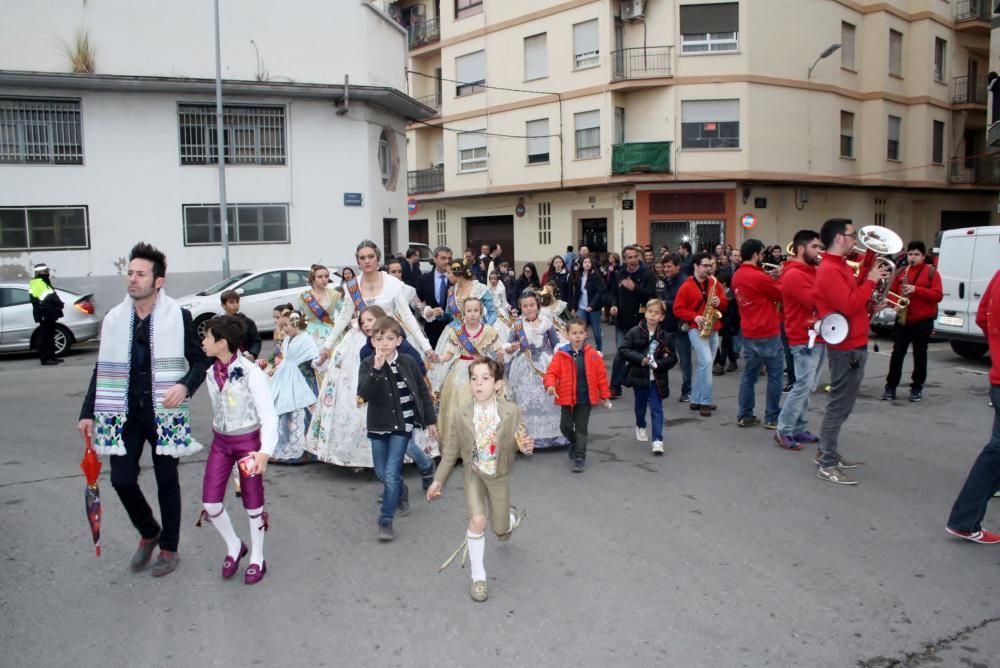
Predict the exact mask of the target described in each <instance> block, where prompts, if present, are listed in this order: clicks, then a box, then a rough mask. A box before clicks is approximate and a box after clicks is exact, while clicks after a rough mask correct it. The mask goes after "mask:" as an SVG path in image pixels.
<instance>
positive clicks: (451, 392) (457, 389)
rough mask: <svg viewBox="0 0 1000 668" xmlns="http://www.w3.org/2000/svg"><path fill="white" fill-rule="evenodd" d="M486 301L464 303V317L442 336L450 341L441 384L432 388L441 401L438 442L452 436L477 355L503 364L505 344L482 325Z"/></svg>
mask: <svg viewBox="0 0 1000 668" xmlns="http://www.w3.org/2000/svg"><path fill="white" fill-rule="evenodd" d="M482 317H483V303H482V302H481V301H479V300H478V299H476V298H475V297H468V298H467V299H466V300H465V301H464V302H462V320H461V321H459V320H453V321H452V323H451V325H450V326H448V327H447V328H446V329H445V330H444V334H442V336H441V338H442V339H446V340H447V344H446V345H445V348H444V353H443V354H442V355H441V364H440V366H441V367H443V368H444V369H445V374H444V377H443V379H442V381H441V383H440V384H439V385H432V389H433V390H434V392H435V393H436V394H437V395H438V396H439V401H438V445H439V448H441V449H444V445H443V444H444V443H445V442H446V441H447V439H448V438H449V437H450V436H451V429H450V425H449V422H450V421H451V417H452V415H453V414H454V411H455V409H456V407H457V406H458V404H459V403H460V402H461V401H462V398H463V397H467V396H468V394H469V365H470V364H472V361H473V360H475V359H476V358H477V357H489V358H492V359H495V360H497V361H498V362H500V363H501V364H502V363H503V343H502V342H501V341H500V338H499V336H497V332H496V330H495V329H493V328H492V327H490V326H489V325H484V324H482Z"/></svg>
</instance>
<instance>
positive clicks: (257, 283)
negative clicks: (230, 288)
mask: <svg viewBox="0 0 1000 668" xmlns="http://www.w3.org/2000/svg"><path fill="white" fill-rule="evenodd" d="M239 287H240V289H241V290H243V296H244V297H251V296H253V295H262V294H265V293H268V292H277V291H278V290H281V289H282V288H281V272H280V271H269V272H267V273H266V274H261V275H260V276H254V277H253V278H251V279H250V280H248V281H246V282H245V283H242V284H241V285H240V286H239Z"/></svg>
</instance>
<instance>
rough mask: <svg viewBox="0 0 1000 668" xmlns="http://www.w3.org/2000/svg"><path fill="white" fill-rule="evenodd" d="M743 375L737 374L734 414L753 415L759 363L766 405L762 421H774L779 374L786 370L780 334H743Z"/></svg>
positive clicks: (740, 415)
mask: <svg viewBox="0 0 1000 668" xmlns="http://www.w3.org/2000/svg"><path fill="white" fill-rule="evenodd" d="M743 359H744V363H743V375H741V376H740V398H739V411H738V412H737V417H752V416H753V409H754V405H755V403H756V399H755V397H754V388H755V387H756V386H757V379H758V378H759V377H760V366H761V364H763V365H764V368H765V369H767V407H766V408H765V409H764V422H766V423H769V424H770V423H772V422H777V420H778V412H779V411H780V407H779V403H780V402H781V388H782V385H781V374H782V372H783V371H784V370H785V350H784V348H782V347H781V337H780V336H769V337H766V338H763V339H751V338H748V337H743Z"/></svg>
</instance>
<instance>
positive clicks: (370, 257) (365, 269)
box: [306, 239, 437, 468]
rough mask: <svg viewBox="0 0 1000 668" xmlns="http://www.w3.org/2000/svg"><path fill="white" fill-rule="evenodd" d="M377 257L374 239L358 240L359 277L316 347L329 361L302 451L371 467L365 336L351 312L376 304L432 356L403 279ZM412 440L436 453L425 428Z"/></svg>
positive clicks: (346, 288) (326, 459)
mask: <svg viewBox="0 0 1000 668" xmlns="http://www.w3.org/2000/svg"><path fill="white" fill-rule="evenodd" d="M381 257H382V255H381V251H379V248H378V246H376V245H375V242H373V241H370V240H367V239H366V240H364V241H362V242H361V243H360V244H358V247H357V251H356V253H355V258H356V260H357V262H358V266H359V267H360V268H361V275H360V276H358V277H357V278H355V279H352V280H349V281H347V282H346V283H345V284H344V291H345V297H344V300H343V304H344V306H343V309H342V310H341V311H340V314H339V315H338V316H337V319H336V321H335V322H334V325H333V329H332V330H331V331H330V335H329V336H328V337H327V339H326V341H325V342H324V344H323V347H322V348H321V349H320V360H321V361H325V360H329V363H330V368H329V370H328V371H327V374H326V378H325V379H324V382H323V386H322V387H321V388H320V392H319V401H318V402H317V405H316V414H315V415H314V416H313V422H312V424H311V425H310V427H309V432H308V436H307V438H306V450H308V451H309V452H311V453H313V454H314V455H316V456H317V457H318V458H319V459H320V460H321V461H324V462H327V463H330V464H336V465H337V466H353V467H367V468H371V467H372V466H373V461H372V453H371V443H370V441H369V439H368V431H367V418H366V415H367V411H366V409H365V408H364V407H360V408H359V407H358V405H357V396H358V369H360V366H361V362H360V351H361V348H362V346H364V345H365V343H366V342H367V337H366V336H365V335H364V333H363V332H362V331H361V329H360V328H359V327H358V325H357V322H356V321H352V319H353V318H354V316H355V314H357V313H360V312H361V311H363V310H364V309H365V308H366V307H368V306H369V305H377V306H379V307H381V308H382V310H384V311H385V313H386V315H388V316H389V317H392V318H396V319H398V320H399V322H400V323H401V324H402V326H403V329H404V330H405V331H406V338H407V340H408V341H409V342H410V343H411V344H413V345H414V346H415V347H416V348H417V349H418V350H420V351H421V353H422V354H423V355H424V356H425V357H426V358H427V359H429V360H431V361H436V360H437V355H436V354H435V353H434V351H433V350H432V349H431V346H430V344H429V343H428V342H427V337H425V336H424V333H423V332H422V331H421V329H420V326H419V325H418V324H417V321H416V319H415V318H414V317H413V313H412V312H411V311H410V307H409V305H408V304H407V302H406V295H405V291H404V290H403V286H404V285H405V283H403V282H402V281H400V280H398V279H397V278H395V277H393V276H390V275H389V274H386V273H383V272H380V271H379V269H378V267H379V262H380V261H381ZM416 438H417V443H418V444H419V445H420V446H421V449H424V450H425V451H426V450H427V449H428V448H429V449H430V450H431V452H433V456H436V455H437V444H436V442H435V441H434V440H433V439H430V438H429V435H428V434H427V433H426V432H424V431H422V430H421V432H420V433H418V434H417V437H416Z"/></svg>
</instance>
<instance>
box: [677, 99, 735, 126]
mask: <svg viewBox="0 0 1000 668" xmlns="http://www.w3.org/2000/svg"><path fill="white" fill-rule="evenodd" d="M739 120H740V101H739V100H685V101H683V102H681V122H682V123H732V122H739Z"/></svg>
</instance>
